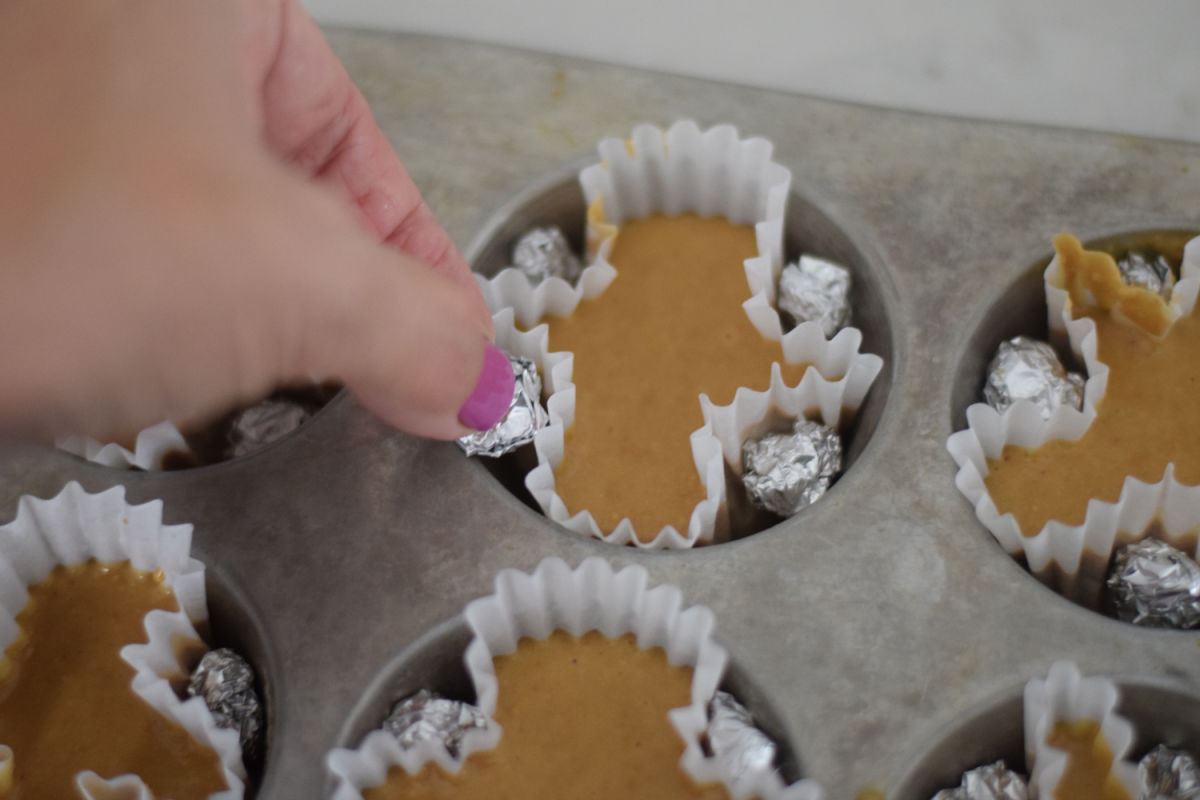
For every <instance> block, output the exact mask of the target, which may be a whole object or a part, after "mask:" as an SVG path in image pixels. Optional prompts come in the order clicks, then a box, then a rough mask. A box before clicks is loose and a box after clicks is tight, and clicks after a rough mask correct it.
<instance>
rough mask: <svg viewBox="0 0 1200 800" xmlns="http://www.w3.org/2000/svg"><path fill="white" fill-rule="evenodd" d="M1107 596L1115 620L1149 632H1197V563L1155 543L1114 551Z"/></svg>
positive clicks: (1199, 611)
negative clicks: (1114, 613)
mask: <svg viewBox="0 0 1200 800" xmlns="http://www.w3.org/2000/svg"><path fill="white" fill-rule="evenodd" d="M1108 596H1109V600H1110V602H1111V603H1112V605H1113V609H1114V610H1115V611H1116V615H1117V617H1118V618H1120V619H1123V620H1125V621H1126V622H1132V623H1133V624H1134V625H1145V626H1146V627H1150V628H1179V629H1181V630H1183V629H1189V628H1200V564H1197V563H1196V562H1195V561H1194V560H1193V559H1191V558H1189V557H1188V555H1187V554H1186V553H1184V552H1182V551H1180V550H1176V549H1175V548H1174V547H1171V545H1169V544H1167V543H1166V542H1160V541H1159V540H1158V539H1142V540H1141V541H1140V542H1134V543H1132V544H1127V545H1125V546H1124V547H1121V548H1119V549H1118V550H1117V554H1116V555H1115V556H1114V557H1113V565H1112V570H1111V571H1110V572H1109V573H1108Z"/></svg>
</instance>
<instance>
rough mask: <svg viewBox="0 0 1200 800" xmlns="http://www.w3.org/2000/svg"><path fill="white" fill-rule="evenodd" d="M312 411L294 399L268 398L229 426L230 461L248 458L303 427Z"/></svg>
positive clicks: (228, 455) (237, 417) (234, 419)
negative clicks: (239, 457)
mask: <svg viewBox="0 0 1200 800" xmlns="http://www.w3.org/2000/svg"><path fill="white" fill-rule="evenodd" d="M310 416H312V414H311V412H309V410H308V409H307V408H305V407H304V406H302V405H300V404H299V403H297V402H295V401H293V400H287V399H282V398H273V397H268V398H267V399H266V400H263V401H262V402H260V403H255V404H254V405H252V406H250V407H249V408H247V409H245V410H244V411H242V412H241V413H239V414H238V415H237V416H236V417H234V418H233V421H232V422H231V423H230V425H229V447H228V448H227V449H226V457H227V458H236V457H238V456H244V455H246V454H247V453H253V452H254V451H255V450H258V449H259V448H262V447H266V446H267V445H269V444H270V443H271V442H274V441H276V440H277V439H279V438H281V437H283V436H285V435H287V434H289V433H291V432H292V431H294V430H296V429H297V428H299V427H300V426H301V425H303V424H304V423H305V422H307V421H308V418H309V417H310Z"/></svg>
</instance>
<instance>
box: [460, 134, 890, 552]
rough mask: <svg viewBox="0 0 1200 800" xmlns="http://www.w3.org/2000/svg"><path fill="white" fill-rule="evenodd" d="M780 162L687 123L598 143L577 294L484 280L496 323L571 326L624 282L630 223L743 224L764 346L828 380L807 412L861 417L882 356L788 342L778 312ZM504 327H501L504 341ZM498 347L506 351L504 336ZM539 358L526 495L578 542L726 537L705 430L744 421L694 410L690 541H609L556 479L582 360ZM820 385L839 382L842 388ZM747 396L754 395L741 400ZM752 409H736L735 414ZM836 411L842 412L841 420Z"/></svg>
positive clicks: (846, 336)
mask: <svg viewBox="0 0 1200 800" xmlns="http://www.w3.org/2000/svg"><path fill="white" fill-rule="evenodd" d="M771 150H772V148H771V144H770V143H769V142H767V141H766V140H764V139H739V138H738V133H737V130H736V129H735V128H733V127H732V126H729V125H721V126H717V127H714V128H710V129H708V130H707V131H701V130H700V128H699V127H698V126H697V125H696V124H695V123H694V122H690V121H685V122H678V123H676V124H675V125H673V126H671V128H670V129H669V130H667V131H665V132H664V131H662V130H661V129H659V128H656V127H653V126H650V125H642V126H638V127H637V128H635V129H634V132H633V136H632V138H631V140H630V142H629V143H626V142H625V141H622V140H620V139H608V140H605V141H603V142H601V143H600V146H599V151H600V157H601V159H602V161H601V163H599V164H595V165H592V166H590V167H588V168H586V169H584V170H583V171H582V173H581V174H580V183H581V185H582V186H583V191H584V195H585V199H586V201H587V203H588V205H589V213H588V231H587V238H588V243H589V245H588V249H589V253H590V254H591V255H592V256H593V259H592V261H591V263H590V264H589V266H588V267H587V268H586V269H585V270H584V272H583V276H582V277H581V279H580V283H579V287H578V288H572V287H571V286H570V285H569V284H567V283H566V282H565V281H562V280H558V279H552V281H544V282H542V283H541V284H538V285H537V286H531V285H530V283H529V281H528V280H527V279H526V278H525V276H524V275H523V274H522V273H521V272H519V271H517V270H514V269H506V270H502V271H501V272H500V273H499V274H498V275H496V276H495V277H494V278H492V279H491V280H484V279H483V278H479V279H478V280H479V283H480V286H481V288H482V290H483V292H484V296H485V298H486V299H487V301H488V304H489V306H490V307H491V308H492V309H493V311H499V310H502V309H510V310H511V311H512V314H513V318H514V319H515V321H516V322H517V323H519V324H520V325H522V326H523V327H526V328H528V327H530V326H533V325H534V324H535V323H537V322H538V321H539V320H540V319H542V318H543V317H544V316H546V315H548V314H551V315H556V316H562V315H567V314H570V313H571V312H572V311H574V309H575V307H576V306H577V305H578V303H579V301H580V300H582V299H584V298H589V299H590V298H593V297H596V296H598V295H600V294H601V293H602V292H603V290H604V289H605V288H606V287H607V286H608V284H609V283H611V281H612V279H613V278H614V277H615V276H616V269H615V268H614V267H613V266H612V264H610V263H609V261H608V256H609V254H610V253H611V250H612V246H613V242H614V238H615V236H616V233H617V231H618V226H619V224H620V223H621V222H622V221H624V220H627V219H634V218H637V217H644V216H647V215H649V214H652V213H655V212H664V213H667V214H680V213H683V212H686V211H692V212H695V213H697V214H700V215H702V216H703V215H709V216H711V215H718V214H719V215H722V216H724V217H726V218H727V219H729V220H730V221H732V222H736V223H754V225H755V235H756V240H757V243H758V255H757V256H756V257H754V258H751V259H748V260H747V261H746V262H745V270H746V279H747V282H748V284H749V287H750V289H751V292H752V296H751V297H750V299H749V300H747V301H745V302H744V303H743V304H742V307H743V309H744V310H745V311H746V314H747V316H748V317H749V319H750V321H751V322H752V323H753V324H754V325H755V327H756V328H757V329H758V330H759V331H760V333H762V335H763V336H764V337H766V338H768V339H772V340H776V341H779V342H780V344H781V347H782V350H783V356H784V360H785V361H786V362H787V363H790V364H796V363H805V362H807V363H810V364H812V365H813V366H814V367H815V369H816V371H817V372H819V375H812V372H813V371H812V370H809V371H808V374H807V375H806V376H805V380H804V381H802V385H804V386H805V389H804V390H803V396H804V402H805V403H807V404H808V407H810V408H820V409H821V411H822V415H823V416H824V417H826V418H833V419H836V418H838V417H839V416H840V414H841V413H842V412H843V411H847V412H852V411H854V410H856V409H857V408H858V406H859V405H860V404H861V402H862V400H863V398H864V397H865V395H866V393H867V391H868V390H869V389H870V386H871V383H872V382H873V381H874V379H875V377H876V376H877V375H878V374H879V371H880V369H882V366H883V361H882V359H880V358H879V357H878V356H875V355H870V354H864V353H861V352H860V351H859V348H860V346H861V343H862V334H861V332H860V331H858V330H857V329H855V328H846V329H844V330H842V331H841V332H839V333H838V335H837V336H835V337H834V338H833V339H831V340H827V339H826V338H825V336H824V333H823V332H822V330H821V326H820V325H819V324H818V323H816V322H807V323H804V324H802V325H800V326H797V327H796V328H794V329H792V330H791V331H789V332H788V333H786V334H784V333H783V323H782V321H781V319H780V316H779V313H778V311H776V309H775V308H774V306H773V303H774V300H775V282H776V280H777V278H778V276H779V272H780V270H781V269H782V266H783V214H784V209H785V205H786V202H787V194H788V189H789V186H790V185H791V173H790V172H789V171H788V170H787V169H786V168H785V167H783V166H781V165H780V164H777V163H776V162H774V161H772V160H771ZM497 320H499V317H497ZM500 324H501V323H500V322H499V321H498V322H497V328H498V329H499V327H500ZM533 330H534V331H539V333H538V336H539V337H540V339H541V341H543V342H545V341H546V339H547V331H548V329H547V328H546V326H545V325H544V324H543V325H538V326H537V327H536V328H534V329H533ZM531 332H532V331H531ZM497 337H498V340H499V339H500V334H499V333H498V334H497ZM502 346H503V345H502ZM541 355H542V357H543V358H546V359H550V360H551V361H553V364H552V365H551V367H550V371H551V372H552V374H550V373H548V372H547V370H543V372H542V375H543V380H544V381H545V383H546V392H547V394H548V395H549V401H548V404H547V405H548V409H547V410H548V411H549V413H550V424H549V425H548V426H547V427H546V428H544V429H543V430H542V431H539V432H538V434H537V436H536V437H535V439H534V450H535V453H536V455H537V461H538V463H537V466H536V467H535V468H534V469H533V470H531V471H530V472H529V474H528V475H527V476H526V479H525V485H526V487H527V488H528V489H529V491H530V493H531V494H532V495H533V497H534V499H535V500H536V501H537V503H538V505H539V506H540V507H541V509H542V511H543V513H545V514H546V516H548V517H549V518H550V519H552V520H554V521H555V522H557V523H559V524H560V525H562V526H564V527H566V528H568V529H569V530H573V531H575V532H577V533H580V534H584V535H588V536H593V537H595V538H598V539H602V540H604V541H606V542H609V543H612V544H622V545H624V544H631V545H634V546H636V547H639V548H642V549H647V550H657V549H679V548H689V547H692V546H694V545H696V544H698V543H699V544H707V543H710V542H713V541H715V540H717V539H719V538H720V537H722V536H724V535H725V534H726V533H727V530H728V524H727V513H726V509H725V500H726V481H725V470H724V466H723V457H722V442H721V441H720V440H719V439H714V438H713V436H712V435H711V432H709V431H708V430H707V428H708V427H709V423H708V419H709V416H710V415H713V416H718V417H720V416H726V417H733V418H735V419H737V420H739V421H743V420H745V419H746V417H747V413H746V412H745V411H741V410H737V409H736V408H735V409H733V410H728V411H722V410H720V409H718V407H715V406H713V405H712V404H711V403H709V402H708V400H707V398H699V397H698V398H697V402H699V403H700V404H701V411H702V413H703V415H704V420H705V423H704V425H703V426H702V427H701V428H699V429H697V430H696V431H694V432H693V433H692V434H691V437H690V443H691V448H692V458H693V463H694V464H695V467H696V471H697V474H698V475H699V477H700V480H701V482H702V483H703V485H704V488H705V497H704V499H703V500H701V501H700V502H699V503H697V505H696V506H695V508H694V509H693V510H692V513H691V514H690V516H689V519H688V524H687V529H686V530H685V531H679V530H678V529H676V528H675V527H674V526H670V525H669V526H666V527H664V528H662V529H661V530H660V531H658V532H657V533H656V534H655V535H654V536H653V537H651V538H648V539H643V538H640V537H638V535H637V533H636V531H635V530H634V526H633V523H632V522H631V521H630V520H629V519H624V520H622V521H621V522H620V523H618V524H617V526H616V527H615V528H614V529H613V530H611V531H603V530H602V529H601V528H600V526H599V525H598V524H597V523H596V521H595V518H594V517H593V516H592V514H591V513H590V512H589V511H588V510H587V509H576V510H575V511H574V513H572V511H571V510H570V509H569V508H568V507H567V505H566V503H565V502H564V500H563V499H562V498H561V497H560V496H559V495H558V493H557V491H556V490H555V481H554V468H555V467H556V466H557V465H558V464H559V463H560V462H561V460H562V458H563V440H564V434H565V431H566V429H567V428H568V427H569V426H570V425H571V423H572V422H573V421H574V416H575V386H574V384H573V383H572V381H571V373H572V368H573V364H574V356H573V355H572V354H571V353H569V352H557V353H549V352H548V348H547V347H546V346H542V347H541ZM530 357H531V358H532V356H530ZM534 360H535V361H536V360H537V359H536V358H535V359H534ZM777 373H778V369H774V370H773V372H772V375H773V379H772V382H773V383H775V382H776V378H777V377H778V376H777ZM810 376H811V378H810ZM822 376H832V378H833V380H827V379H825V378H824V377H822ZM797 388H799V387H797ZM762 394H765V393H762ZM739 396H743V397H744V396H745V395H744V393H742V392H739ZM745 402H748V401H745V400H743V401H738V400H737V399H735V400H734V401H733V403H731V406H730V407H727V408H733V407H734V406H738V405H742V404H744V403H745ZM797 402H799V401H797ZM838 403H841V404H842V405H841V406H838V407H837V408H835V407H834V406H835V405H836V404H838ZM681 444H682V443H681ZM736 460H740V455H739V456H737V458H736V459H735V461H736Z"/></svg>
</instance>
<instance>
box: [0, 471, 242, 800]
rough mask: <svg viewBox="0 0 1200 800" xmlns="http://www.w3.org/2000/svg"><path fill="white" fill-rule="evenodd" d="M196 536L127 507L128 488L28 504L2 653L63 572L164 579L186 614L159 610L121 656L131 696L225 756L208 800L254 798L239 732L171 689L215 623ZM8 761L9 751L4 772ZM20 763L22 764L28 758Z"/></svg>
mask: <svg viewBox="0 0 1200 800" xmlns="http://www.w3.org/2000/svg"><path fill="white" fill-rule="evenodd" d="M191 536H192V526H191V525H164V524H163V523H162V503H161V502H160V501H155V502H151V503H146V504H143V505H139V506H130V505H127V504H126V503H125V490H124V488H123V487H115V488H113V489H109V490H107V491H105V492H101V493H100V494H95V495H92V494H88V493H87V492H85V491H84V490H83V489H82V488H81V487H80V486H79V484H77V483H69V484H67V486H66V487H65V488H64V489H63V490H62V492H60V493H59V494H58V495H57V496H56V497H53V498H51V499H49V500H40V499H37V498H33V497H29V496H25V497H22V498H21V500H20V503H19V505H18V510H17V517H16V519H15V520H14V521H12V522H10V523H8V524H7V525H4V526H0V652H2V651H3V650H5V649H7V647H8V645H9V644H11V643H12V641H13V640H14V639H15V638H16V636H17V633H18V626H17V622H16V616H17V614H18V613H20V611H21V609H22V608H24V607H25V604H26V602H27V600H28V592H27V587H29V586H31V585H33V584H35V583H38V582H39V581H41V580H42V579H44V578H45V577H46V576H47V575H49V574H50V572H51V570H53V569H54V567H56V566H58V565H59V564H64V565H73V564H81V563H84V562H86V561H88V560H89V559H96V560H97V561H100V562H103V563H117V562H123V561H129V562H130V564H131V565H132V566H133V567H134V568H135V569H138V570H143V571H147V572H154V571H156V570H162V572H163V576H164V583H165V584H166V585H168V586H170V588H171V589H172V591H173V592H174V594H175V599H176V602H177V603H178V606H179V610H178V611H165V610H154V611H151V612H150V613H149V614H147V615H146V618H145V630H146V633H147V636H148V641H147V642H146V643H144V644H131V645H127V646H126V647H124V648H122V649H121V651H120V656H121V658H122V659H123V660H124V661H125V662H126V663H127V664H129V665H130V666H131V667H133V668H134V670H135V675H134V678H133V680H132V683H131V685H130V688H131V689H132V691H133V692H134V693H135V694H137V695H138V696H140V697H141V698H142V699H144V700H145V701H146V702H147V703H149V704H150V705H151V706H152V707H153V708H155V709H157V710H158V711H159V712H161V713H162V714H163V715H165V716H166V717H167V718H169V719H171V720H173V721H174V722H176V723H178V724H179V725H180V726H182V727H183V728H184V729H185V730H186V731H187V732H188V733H190V734H191V735H192V737H194V738H195V739H196V740H197V741H198V742H200V744H202V745H205V746H208V747H210V748H212V749H213V750H214V751H215V752H216V754H217V758H218V760H219V761H220V765H221V772H222V777H223V778H224V779H225V783H226V785H227V786H228V787H229V788H228V789H226V790H225V791H221V792H217V793H214V794H212V795H210V796H209V800H239V799H240V798H241V797H242V796H243V794H244V791H245V790H244V781H245V770H244V767H243V765H242V755H241V747H240V745H239V743H238V734H237V732H236V731H234V730H229V729H224V728H218V727H217V725H216V723H215V722H214V720H213V717H212V714H211V713H210V712H209V710H208V707H207V706H206V705H205V704H204V701H203V699H201V698H198V697H197V698H192V699H189V700H187V701H186V702H185V701H181V700H180V699H179V698H178V697H177V696H176V694H175V690H174V689H173V688H172V687H171V684H170V682H169V678H171V677H173V676H177V675H179V674H180V673H185V674H186V668H185V666H184V665H183V664H181V663H180V662H179V660H178V656H177V655H176V653H177V651H178V650H179V643H180V642H183V641H192V642H200V635H199V634H198V633H197V631H196V626H199V625H202V624H203V623H204V622H205V621H206V620H207V618H208V608H207V604H206V600H205V591H204V565H203V564H202V563H201V562H199V561H198V560H196V559H194V558H192V557H191V556H190V554H189V551H190V547H191ZM0 749H2V750H6V748H0ZM5 755H6V753H4V752H0V772H2V770H3V762H4V761H5ZM7 755H8V756H9V757H11V756H12V755H13V754H11V753H7ZM15 757H16V759H18V760H19V759H20V757H21V756H20V753H16V754H15ZM76 784H77V786H78V787H79V790H80V792H81V796H82V797H84V798H87V799H88V800H105V798H109V797H112V796H114V795H113V793H114V792H117V793H119V794H117V795H116V796H120V797H126V798H127V797H137V798H138V800H151V795H150V792H149V790H148V789H147V788H146V786H145V785H144V784H143V783H142V781H141V780H140V779H139V778H137V777H136V776H130V775H125V776H117V777H114V778H112V779H109V780H105V779H103V778H101V777H99V776H97V775H95V774H94V773H91V772H84V773H81V774H80V775H79V776H78V777H77V779H76Z"/></svg>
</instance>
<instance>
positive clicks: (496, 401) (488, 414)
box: [458, 342, 516, 431]
mask: <svg viewBox="0 0 1200 800" xmlns="http://www.w3.org/2000/svg"><path fill="white" fill-rule="evenodd" d="M515 383H516V379H515V377H514V375H513V369H512V363H511V362H510V361H509V360H508V356H507V355H505V353H504V351H503V350H501V349H500V348H499V347H497V346H496V345H495V344H492V343H491V342H488V344H487V345H485V347H484V353H483V369H482V371H481V372H480V374H479V378H478V380H476V382H475V388H474V389H472V390H471V394H470V395H468V396H467V399H466V402H464V403H463V404H462V407H461V408H459V410H458V421H459V422H461V423H462V424H463V425H466V426H467V427H468V428H471V429H473V430H478V431H485V430H488V429H489V428H491V427H493V426H495V425H496V423H498V422H499V421H500V420H501V419H503V418H504V415H505V414H506V413H508V408H509V406H510V405H511V403H512V395H513V387H514V385H515Z"/></svg>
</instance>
